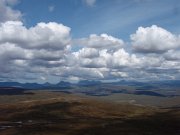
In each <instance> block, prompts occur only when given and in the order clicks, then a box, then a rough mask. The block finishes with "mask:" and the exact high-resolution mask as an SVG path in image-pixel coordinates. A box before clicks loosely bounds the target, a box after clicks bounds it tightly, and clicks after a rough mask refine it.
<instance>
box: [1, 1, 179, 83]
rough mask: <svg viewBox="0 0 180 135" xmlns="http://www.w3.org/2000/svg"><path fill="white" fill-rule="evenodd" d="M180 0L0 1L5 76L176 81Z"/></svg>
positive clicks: (15, 78) (36, 79)
mask: <svg viewBox="0 0 180 135" xmlns="http://www.w3.org/2000/svg"><path fill="white" fill-rule="evenodd" d="M179 22H180V1H179V0H158V1H156V0H113V1H109V0H61V1H57V0H43V1H42V0H38V1H37V0H31V1H28V0H0V81H19V82H38V83H43V82H51V83H56V82H59V81H60V80H65V81H72V82H76V81H78V80H83V79H85V80H102V81H105V80H106V81H107V80H121V79H122V80H166V79H167V80H176V79H177V80H178V79H180V24H179Z"/></svg>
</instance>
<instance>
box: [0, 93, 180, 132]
mask: <svg viewBox="0 0 180 135" xmlns="http://www.w3.org/2000/svg"><path fill="white" fill-rule="evenodd" d="M0 134H2V135H25V134H26V135H179V134H180V108H178V107H174V108H157V107H147V106H142V105H137V104H132V103H115V102H110V101H108V100H107V101H105V100H98V99H95V98H87V97H83V96H77V95H76V96H75V95H72V94H65V93H59V92H58V93H55V94H54V93H52V92H48V91H45V92H37V93H36V92H35V93H33V92H32V93H30V94H25V95H23V94H22V95H18V96H15V95H6V96H4V95H3V96H1V97H0Z"/></svg>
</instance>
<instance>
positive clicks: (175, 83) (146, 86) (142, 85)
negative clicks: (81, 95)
mask: <svg viewBox="0 0 180 135" xmlns="http://www.w3.org/2000/svg"><path fill="white" fill-rule="evenodd" d="M103 85H122V86H123V85H124V86H136V87H138V88H139V90H150V89H155V88H159V87H163V88H164V87H168V88H169V87H173V88H180V80H164V81H149V82H138V81H126V80H122V81H119V82H109V83H103V82H101V81H91V80H82V81H79V82H78V83H76V84H75V83H70V82H65V81H60V82H59V83H57V84H51V83H48V82H47V83H44V84H38V83H19V82H0V87H18V88H24V89H69V88H72V87H89V86H103Z"/></svg>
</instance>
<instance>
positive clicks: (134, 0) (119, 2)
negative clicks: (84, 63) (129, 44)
mask: <svg viewBox="0 0 180 135" xmlns="http://www.w3.org/2000/svg"><path fill="white" fill-rule="evenodd" d="M50 6H53V7H54V10H53V11H49V7H50ZM16 9H18V10H20V11H21V12H22V13H23V15H24V16H23V18H24V22H25V25H26V26H28V27H31V26H34V25H36V24H37V23H38V22H50V21H55V22H59V23H63V24H65V25H66V26H69V27H71V28H72V35H73V37H84V36H88V35H89V34H92V33H95V34H101V33H108V34H111V35H113V36H116V37H119V38H123V39H124V38H125V39H127V40H128V39H129V35H130V34H131V33H133V32H135V31H136V29H137V28H138V27H139V26H144V27H147V26H151V25H154V24H156V25H158V26H160V27H163V28H165V29H167V30H169V31H171V32H174V33H179V32H180V27H179V22H180V1H179V0H112V1H109V0H97V1H96V2H95V3H94V4H93V5H92V6H90V5H87V4H86V3H85V1H83V0H58V1H57V0H38V1H37V0H30V1H29V0H21V2H20V3H19V4H18V5H17V6H16Z"/></svg>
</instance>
